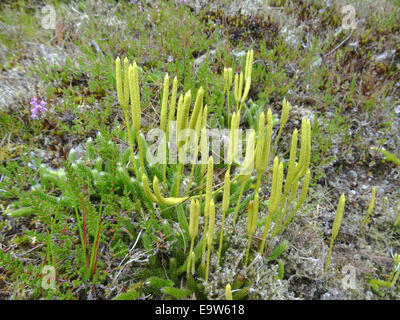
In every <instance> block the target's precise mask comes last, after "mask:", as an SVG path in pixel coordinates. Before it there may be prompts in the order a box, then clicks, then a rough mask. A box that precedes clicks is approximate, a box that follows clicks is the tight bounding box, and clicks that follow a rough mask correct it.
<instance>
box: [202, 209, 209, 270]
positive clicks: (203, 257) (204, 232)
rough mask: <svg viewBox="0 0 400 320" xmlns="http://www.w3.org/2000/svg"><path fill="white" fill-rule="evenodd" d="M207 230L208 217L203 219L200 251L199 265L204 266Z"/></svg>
mask: <svg viewBox="0 0 400 320" xmlns="http://www.w3.org/2000/svg"><path fill="white" fill-rule="evenodd" d="M207 228H208V215H207V216H205V218H204V231H203V247H202V249H201V263H202V264H204V260H205V258H206V244H207Z"/></svg>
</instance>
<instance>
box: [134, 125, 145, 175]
mask: <svg viewBox="0 0 400 320" xmlns="http://www.w3.org/2000/svg"><path fill="white" fill-rule="evenodd" d="M136 140H137V143H138V147H139V157H140V167H141V168H142V173H145V170H144V161H143V147H142V141H141V139H140V132H139V130H137V131H136Z"/></svg>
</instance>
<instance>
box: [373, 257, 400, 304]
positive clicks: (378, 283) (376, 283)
mask: <svg viewBox="0 0 400 320" xmlns="http://www.w3.org/2000/svg"><path fill="white" fill-rule="evenodd" d="M399 276H400V255H399V254H397V253H395V255H394V257H393V269H392V272H391V273H390V275H389V276H388V280H386V281H382V280H376V279H371V280H369V283H370V285H371V287H372V290H373V291H374V292H375V293H376V294H378V295H379V296H383V295H384V293H383V292H382V291H380V290H379V288H380V287H382V288H392V287H394V286H395V284H396V282H397V280H398V279H399Z"/></svg>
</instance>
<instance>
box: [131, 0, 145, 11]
mask: <svg viewBox="0 0 400 320" xmlns="http://www.w3.org/2000/svg"><path fill="white" fill-rule="evenodd" d="M130 3H131V4H135V3H136V4H137V5H138V9H139V11H143V8H142V3H141V2H140V1H138V0H131V2H130Z"/></svg>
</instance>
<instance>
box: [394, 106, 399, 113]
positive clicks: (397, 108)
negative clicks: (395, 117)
mask: <svg viewBox="0 0 400 320" xmlns="http://www.w3.org/2000/svg"><path fill="white" fill-rule="evenodd" d="M394 112H396V113H397V114H399V113H400V104H399V105H398V106H397V107H396V108H394Z"/></svg>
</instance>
